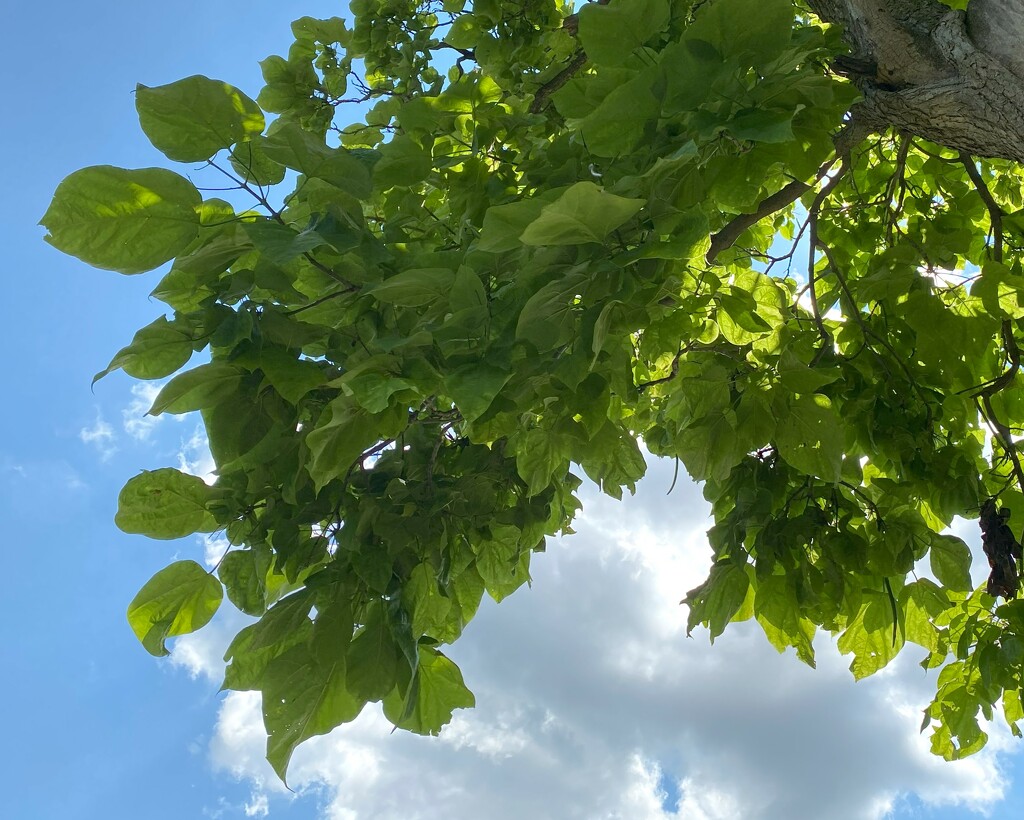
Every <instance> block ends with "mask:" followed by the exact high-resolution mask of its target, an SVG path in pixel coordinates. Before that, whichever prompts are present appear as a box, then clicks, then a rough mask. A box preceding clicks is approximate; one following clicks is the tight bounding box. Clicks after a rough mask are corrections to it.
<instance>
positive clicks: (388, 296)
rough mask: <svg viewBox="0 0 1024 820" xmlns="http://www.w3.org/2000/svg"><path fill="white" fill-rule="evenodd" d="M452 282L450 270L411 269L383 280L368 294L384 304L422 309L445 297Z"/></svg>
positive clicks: (453, 276) (452, 276)
mask: <svg viewBox="0 0 1024 820" xmlns="http://www.w3.org/2000/svg"><path fill="white" fill-rule="evenodd" d="M454 282H455V272H454V271H453V270H451V269H450V268H413V269H412V270H406V271H402V272H401V273H398V274H395V275H394V276H391V277H389V278H388V279H385V280H384V281H383V282H382V283H381V284H379V285H377V286H376V287H375V288H372V289H370V291H369V293H370V294H371V295H372V296H373V297H374V298H375V299H377V300H378V301H381V302H384V303H385V304H389V305H398V306H399V307H423V306H424V305H429V304H432V303H433V302H437V301H440V300H441V299H443V298H444V297H445V296H447V295H448V292H449V291H450V290H451V288H452V285H453V283H454Z"/></svg>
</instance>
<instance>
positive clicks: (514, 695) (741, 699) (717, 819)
mask: <svg viewBox="0 0 1024 820" xmlns="http://www.w3.org/2000/svg"><path fill="white" fill-rule="evenodd" d="M670 483H671V465H670V464H669V465H666V464H663V463H657V462H655V463H652V467H651V474H650V476H649V477H648V478H647V479H645V481H644V482H643V484H642V486H641V489H640V491H639V492H638V494H637V496H636V497H635V498H633V499H629V500H626V501H624V502H621V503H617V502H614V501H611V500H609V499H604V498H600V497H598V496H596V495H595V494H593V493H590V494H588V495H587V496H586V498H585V502H586V509H585V512H584V514H583V515H582V517H581V519H580V520H579V524H578V527H577V529H578V534H577V535H575V536H572V537H571V538H567V539H565V540H564V541H561V542H558V543H554V544H552V545H551V547H550V549H549V552H548V553H547V554H546V555H540V556H536V558H535V560H534V564H533V576H534V581H533V589H532V590H523V591H521V592H519V593H517V594H516V595H515V596H513V597H512V598H510V599H509V600H508V601H506V602H505V603H503V604H502V605H501V606H500V607H499V606H497V605H494V604H490V603H485V604H484V606H482V607H481V612H480V614H479V615H478V616H477V618H476V620H475V621H474V622H473V624H472V625H471V627H470V628H469V630H468V632H467V634H466V635H465V636H464V637H463V639H462V640H461V641H460V642H459V643H458V645H456V646H455V647H453V648H452V649H451V655H452V657H453V659H454V660H456V662H458V663H459V665H460V666H461V668H462V670H463V673H464V674H465V677H466V680H467V683H468V684H469V685H470V686H471V687H472V688H473V689H474V691H475V692H476V696H477V708H476V709H474V710H469V711H465V712H457V713H456V717H455V719H454V721H453V722H452V724H451V725H450V726H449V727H447V729H446V730H445V732H443V733H442V736H441V737H440V738H420V737H415V736H412V735H408V734H404V733H395V734H394V735H392V734H390V729H391V727H390V725H389V724H388V723H387V722H386V721H385V720H384V718H383V717H382V716H381V715H380V713H379V709H376V708H367V710H366V711H365V712H364V713H363V714H362V715H361V716H360V717H359V718H358V719H357V720H356V721H355V722H354V723H353V724H350V725H348V726H346V727H342V728H340V729H339V730H336V731H335V732H334V733H332V734H331V735H329V736H327V737H322V738H316V739H314V740H312V741H310V742H309V743H307V744H305V745H304V746H302V747H300V749H299V750H298V751H297V752H296V754H295V757H294V760H293V763H292V766H291V769H290V772H289V785H290V786H291V787H292V788H293V789H296V790H297V791H298V792H299V793H300V794H307V795H309V794H312V795H314V796H315V799H316V800H317V802H318V803H319V804H320V805H321V806H322V809H323V816H324V817H326V818H329V819H330V820H342V818H344V820H359V819H361V818H382V819H385V818H403V820H412V818H423V820H430V819H431V818H441V817H484V816H486V817H488V818H493V820H504V818H509V820H511V819H512V818H517V819H518V818H521V817H524V816H525V817H533V818H538V819H541V818H560V819H561V818H605V819H606V820H612V819H613V818H630V820H633V819H634V818H637V819H638V820H668V819H669V818H686V820H726V819H728V820H733V818H744V820H750V819H752V820H776V818H778V820H782V819H783V818H785V819H786V820H789V818H793V817H829V818H836V820H860V819H861V818H863V819H864V820H868V819H869V818H880V817H883V816H884V815H885V814H886V813H887V812H888V811H889V810H890V809H891V808H892V807H893V806H894V805H896V804H897V803H898V801H899V800H900V798H901V796H905V795H910V794H913V795H916V797H917V798H919V799H920V800H922V801H924V802H925V803H931V804H953V805H959V806H962V807H964V808H965V809H967V810H972V811H981V810H984V809H986V808H987V807H989V806H991V805H992V804H993V803H994V802H995V801H998V800H999V799H1000V798H1001V796H1002V795H1003V790H1004V786H1005V783H1004V780H1003V777H1002V776H1001V775H1000V774H999V772H1000V769H999V763H1000V758H1001V756H1002V755H1003V754H1005V752H1006V751H1007V749H1008V741H1007V733H1005V732H1002V731H1001V730H999V729H996V728H993V732H992V734H993V737H992V740H991V741H990V744H989V747H988V749H987V750H986V751H985V752H983V753H982V754H980V755H977V756H975V757H973V758H970V759H968V760H966V761H962V762H960V763H956V764H946V763H943V762H942V761H941V760H938V759H936V758H934V757H932V756H931V755H930V754H929V753H928V751H927V738H926V737H922V736H920V735H919V734H918V726H919V723H920V714H921V709H922V708H923V707H924V706H925V705H926V704H927V702H928V700H929V698H930V695H931V693H932V692H933V691H934V690H933V687H934V679H933V677H929V676H927V675H925V673H924V672H922V671H921V670H920V668H919V667H918V666H917V665H916V663H915V661H916V660H917V658H915V657H913V656H914V654H915V653H914V651H913V649H911V650H908V651H907V653H906V655H907V657H906V658H901V659H900V660H899V661H898V662H897V663H895V664H893V665H892V666H891V667H890V668H889V669H887V670H885V671H884V672H882V673H881V674H879V675H877V676H875V677H874V678H872V679H869V680H867V681H863V682H861V683H855V682H854V681H853V680H852V677H851V676H850V674H849V672H848V671H847V669H846V665H847V662H848V659H845V660H844V659H842V658H840V657H839V655H838V653H837V652H836V651H835V649H834V647H833V646H832V645H831V644H830V641H829V640H828V639H827V638H823V639H820V640H819V642H818V649H819V663H818V667H819V668H818V669H817V670H811V669H808V668H806V667H804V666H803V665H802V664H800V663H799V662H798V661H797V660H796V659H795V658H794V657H793V656H792V655H791V654H790V655H787V656H779V655H777V654H776V653H775V651H774V650H773V649H771V647H770V646H768V644H767V643H766V641H765V640H764V637H763V636H762V635H761V634H760V631H759V628H758V627H757V626H756V624H753V623H747V624H739V625H734V626H733V627H731V628H730V629H729V630H727V632H726V634H725V635H724V636H722V637H721V638H720V639H719V640H718V641H716V644H715V646H714V647H713V648H712V647H709V646H708V645H707V640H706V636H705V635H703V634H697V633H695V635H694V637H693V638H692V639H687V638H686V636H685V619H686V611H685V609H684V608H682V607H680V606H679V605H678V601H679V599H680V598H681V597H682V596H683V594H684V593H685V591H686V590H687V589H689V588H690V587H692V586H694V585H695V584H697V583H699V582H700V581H701V580H702V579H703V577H704V574H705V572H706V569H707V563H708V549H707V546H706V543H705V540H704V530H705V529H706V527H707V510H706V505H705V504H704V502H703V500H702V499H701V498H700V495H699V492H698V490H697V488H696V487H693V486H692V485H686V486H683V485H682V482H680V486H679V487H678V488H677V489H676V490H675V492H674V493H673V494H672V495H670V496H668V497H667V498H666V497H665V495H664V493H665V490H666V489H667V488H668V486H669V485H670ZM220 639H221V640H222V641H223V640H226V633H225V635H222V636H221V638H220ZM181 645H182V642H181V641H179V647H180V646H181ZM209 649H210V651H211V653H212V651H213V648H212V647H210V648H209ZM220 651H222V646H219V647H218V648H217V654H218V656H219V652H220ZM175 652H176V654H177V652H178V649H176V650H175ZM200 654H201V653H200ZM194 665H195V668H202V664H201V663H200V662H198V661H195V662H194ZM208 665H209V666H212V665H213V664H212V663H211V664H208ZM217 674H218V675H219V668H218V670H217ZM264 742H265V740H264V734H263V727H262V720H261V717H260V704H259V697H258V695H253V693H231V694H229V695H227V696H226V698H225V700H224V702H223V704H222V707H221V710H220V715H219V719H218V723H217V727H216V731H215V734H214V738H213V740H212V742H211V747H210V755H211V761H212V763H213V765H214V766H215V768H217V769H220V770H222V771H225V772H230V773H231V774H232V775H233V776H235V777H238V778H244V779H247V780H249V781H250V782H251V783H252V786H253V800H252V802H251V803H250V805H251V806H259V807H260V808H259V810H260V811H262V810H263V807H267V808H268V809H269V816H270V817H273V815H274V805H275V803H276V802H278V801H283V800H286V799H294V798H290V797H287V796H286V795H287V792H284V791H283V788H282V787H281V785H280V784H279V783H277V782H276V780H275V778H274V776H273V774H272V772H271V771H270V768H269V766H268V765H267V764H266V762H265V761H264V760H263V749H264Z"/></svg>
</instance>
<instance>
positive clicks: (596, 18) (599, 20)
mask: <svg viewBox="0 0 1024 820" xmlns="http://www.w3.org/2000/svg"><path fill="white" fill-rule="evenodd" d="M669 13H670V12H669V3H668V0H612V2H610V3H608V4H602V5H599V4H597V3H591V4H588V5H585V6H583V8H581V9H580V40H581V41H582V43H583V48H584V49H585V50H586V52H587V56H588V57H589V58H590V59H591V60H593V61H594V62H595V63H596V64H598V65H611V66H614V65H620V64H621V63H624V62H625V61H626V59H627V58H628V57H629V56H630V55H631V54H632V53H633V51H634V50H635V49H636V48H638V47H639V46H642V45H643V44H644V43H646V42H647V41H648V40H650V39H651V38H652V37H653V36H654V35H656V34H657V33H658V32H660V31H662V30H663V29H664V28H665V26H666V25H667V24H668V21H669Z"/></svg>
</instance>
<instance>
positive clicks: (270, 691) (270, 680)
mask: <svg viewBox="0 0 1024 820" xmlns="http://www.w3.org/2000/svg"><path fill="white" fill-rule="evenodd" d="M364 705H365V701H363V700H361V699H359V698H357V697H354V696H353V695H351V694H350V693H349V691H348V689H347V688H346V687H345V656H344V655H338V656H336V657H334V658H333V659H332V660H330V661H325V660H322V659H320V658H318V657H317V656H316V655H315V654H314V653H313V651H312V650H311V648H310V646H309V645H308V644H299V645H297V646H294V647H292V648H291V649H289V650H288V651H287V652H285V653H284V654H282V655H280V656H278V657H276V658H274V659H273V660H272V661H271V662H270V663H269V664H268V665H267V668H266V671H265V673H264V678H263V723H264V724H265V725H266V727H267V734H268V737H267V760H269V761H270V765H272V766H273V767H274V771H275V772H277V774H278V776H279V777H280V778H281V779H282V780H284V779H285V773H286V771H287V769H288V761H289V760H291V756H292V752H293V751H294V750H295V747H296V746H298V745H299V744H300V743H301V742H302V741H304V740H306V739H307V738H311V737H313V736H314V735H324V734H327V733H328V732H329V731H331V729H333V728H335V727H336V726H340V725H341V724H342V723H347V722H349V721H351V720H355V718H356V717H358V715H359V713H360V712H361V711H362V709H363V706H364Z"/></svg>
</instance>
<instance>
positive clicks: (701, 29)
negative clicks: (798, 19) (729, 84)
mask: <svg viewBox="0 0 1024 820" xmlns="http://www.w3.org/2000/svg"><path fill="white" fill-rule="evenodd" d="M740 21H742V23H743V24H742V25H737V23H738V22H740ZM792 26H793V3H792V0H715V2H713V3H705V4H704V5H703V6H702V7H701V8H700V9H699V10H698V11H697V13H696V15H695V17H694V21H693V23H692V24H691V25H690V26H689V27H688V28H687V30H686V39H687V40H688V41H689V42H693V41H695V40H700V41H703V42H705V43H708V44H710V45H711V46H713V47H714V48H715V49H716V50H717V51H718V52H719V53H720V54H722V55H724V56H726V57H729V56H736V57H748V58H750V60H751V61H752V63H753V65H756V66H761V65H764V64H766V63H768V62H769V61H771V60H773V59H775V58H776V57H777V56H779V55H780V54H782V52H783V51H785V49H786V48H787V46H788V45H789V42H790V36H791V29H792Z"/></svg>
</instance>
